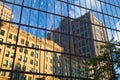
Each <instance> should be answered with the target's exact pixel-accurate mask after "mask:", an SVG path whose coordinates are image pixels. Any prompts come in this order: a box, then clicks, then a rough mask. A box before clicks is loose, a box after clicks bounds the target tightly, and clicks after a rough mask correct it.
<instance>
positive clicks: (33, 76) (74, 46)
mask: <svg viewBox="0 0 120 80" xmlns="http://www.w3.org/2000/svg"><path fill="white" fill-rule="evenodd" d="M113 38H114V40H117V41H120V1H119V0H0V80H2V79H4V80H92V79H94V77H91V76H90V75H91V74H94V70H91V66H88V65H87V64H85V63H84V61H86V60H88V59H89V58H90V57H92V56H95V55H101V54H100V50H99V49H98V48H97V47H98V46H100V45H104V44H105V43H106V42H107V41H110V40H111V39H113Z"/></svg>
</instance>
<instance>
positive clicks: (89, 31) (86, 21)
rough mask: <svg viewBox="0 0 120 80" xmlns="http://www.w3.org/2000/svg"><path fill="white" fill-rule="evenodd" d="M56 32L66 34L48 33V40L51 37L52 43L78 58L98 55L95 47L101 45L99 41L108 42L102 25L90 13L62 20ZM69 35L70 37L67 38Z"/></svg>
mask: <svg viewBox="0 0 120 80" xmlns="http://www.w3.org/2000/svg"><path fill="white" fill-rule="evenodd" d="M58 30H59V31H61V32H63V33H66V34H65V35H64V34H56V33H48V36H47V37H48V39H50V37H52V38H53V41H55V42H56V43H58V44H59V45H60V46H62V47H63V48H64V52H67V53H73V54H76V55H80V56H93V55H98V54H99V49H98V48H97V47H99V46H100V45H101V44H103V43H102V42H101V43H100V42H99V41H107V40H108V39H107V31H106V29H105V26H104V24H103V23H101V22H100V21H99V20H98V19H97V18H96V17H95V16H94V14H93V13H92V12H87V13H85V14H84V15H82V16H80V17H78V18H76V19H63V20H62V21H61V23H60V26H59V27H58V28H57V29H55V31H58ZM69 34H72V35H71V36H68V35H69ZM95 40H98V41H95ZM69 47H70V48H69ZM69 49H71V50H70V52H69Z"/></svg>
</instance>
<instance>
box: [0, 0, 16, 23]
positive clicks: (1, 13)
mask: <svg viewBox="0 0 120 80" xmlns="http://www.w3.org/2000/svg"><path fill="white" fill-rule="evenodd" d="M13 18H14V16H13V14H12V11H11V9H10V8H9V7H7V6H6V5H4V4H3V3H2V2H1V1H0V19H2V20H6V21H11V20H12V19H13Z"/></svg>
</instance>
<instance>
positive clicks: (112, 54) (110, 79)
mask: <svg viewBox="0 0 120 80" xmlns="http://www.w3.org/2000/svg"><path fill="white" fill-rule="evenodd" d="M99 50H100V52H99V53H100V55H95V56H93V57H91V58H90V59H89V60H87V62H86V63H87V64H88V65H89V66H92V69H93V70H94V74H91V77H94V79H95V80H103V79H105V80H116V79H117V77H116V72H115V69H117V68H120V47H119V46H118V42H117V41H114V40H113V39H112V40H111V41H109V42H107V43H106V44H104V45H101V46H100V48H99ZM114 66H116V67H114Z"/></svg>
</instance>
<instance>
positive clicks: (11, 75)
mask: <svg viewBox="0 0 120 80" xmlns="http://www.w3.org/2000/svg"><path fill="white" fill-rule="evenodd" d="M23 4H24V0H23V1H22V5H21V11H20V20H19V25H18V32H17V40H16V44H15V53H14V54H15V55H14V56H15V57H14V58H13V66H12V70H11V74H10V80H12V78H13V71H14V70H13V69H14V63H15V58H16V54H17V45H18V37H19V32H20V24H21V21H22V20H21V19H22V11H23Z"/></svg>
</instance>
